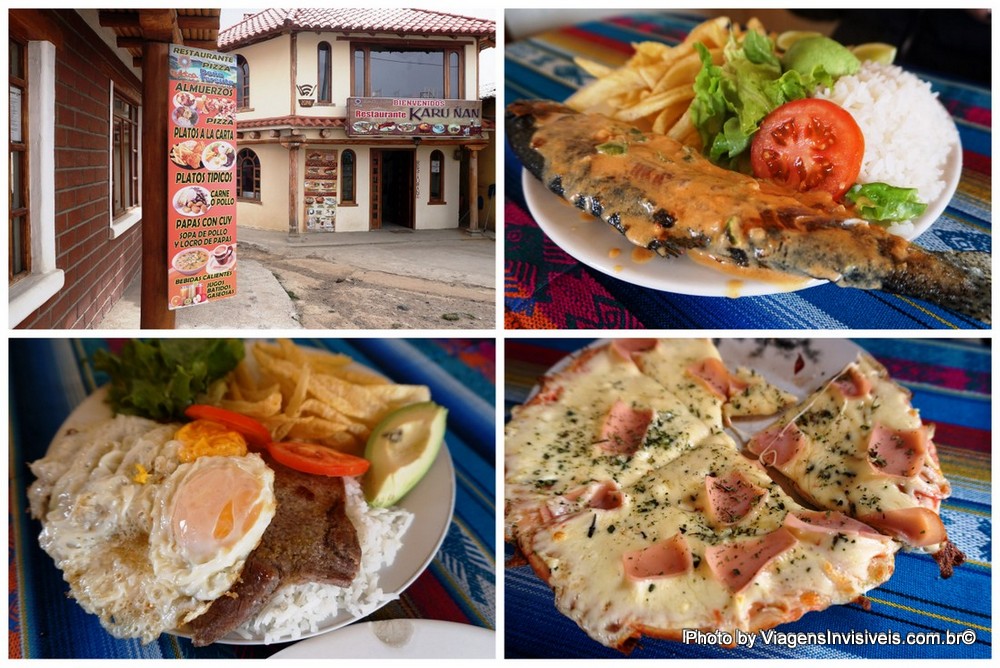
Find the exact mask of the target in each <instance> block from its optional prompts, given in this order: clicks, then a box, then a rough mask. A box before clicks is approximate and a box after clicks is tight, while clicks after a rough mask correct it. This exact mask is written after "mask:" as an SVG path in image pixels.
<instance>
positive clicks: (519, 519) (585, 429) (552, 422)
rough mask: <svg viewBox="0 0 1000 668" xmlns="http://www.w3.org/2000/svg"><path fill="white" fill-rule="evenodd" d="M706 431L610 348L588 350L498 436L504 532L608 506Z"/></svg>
mask: <svg viewBox="0 0 1000 668" xmlns="http://www.w3.org/2000/svg"><path fill="white" fill-rule="evenodd" d="M710 433H711V427H710V426H709V425H708V424H706V423H705V422H704V421H703V420H702V419H700V418H699V417H697V416H695V415H694V414H692V413H691V412H690V411H689V410H688V408H687V407H686V406H685V403H684V402H683V401H682V400H681V399H679V398H678V397H677V396H676V395H674V394H673V393H671V392H669V391H668V390H667V389H666V388H664V387H663V385H661V384H660V383H658V382H656V381H655V380H653V379H652V378H650V377H649V376H647V375H645V374H643V373H642V371H640V369H639V368H638V367H637V366H636V364H635V363H634V362H633V361H632V359H631V358H630V356H629V354H628V353H627V351H623V349H622V348H620V347H619V346H618V345H617V344H615V343H611V344H604V345H600V346H594V347H591V348H587V349H585V350H584V351H582V352H581V353H580V354H579V355H577V356H576V357H575V358H574V359H573V360H572V361H571V362H570V363H569V364H568V365H566V367H565V368H563V369H560V370H559V371H557V372H556V373H553V374H550V375H548V376H546V377H545V378H543V379H542V382H541V385H540V387H539V390H538V392H537V393H536V394H535V395H534V396H533V397H532V398H531V399H529V401H528V402H526V403H525V404H524V405H523V406H519V407H517V408H515V409H514V410H513V411H512V417H511V420H510V421H509V422H508V424H507V427H506V430H505V436H504V442H505V445H504V477H505V488H506V508H505V519H506V522H505V534H506V536H507V538H508V540H511V541H517V537H518V536H519V535H522V536H523V535H529V534H530V533H531V531H532V530H533V529H534V528H536V527H538V526H539V525H541V524H544V523H545V522H548V521H551V520H552V519H553V518H555V517H559V516H563V515H567V514H570V513H572V512H574V511H576V510H578V509H580V508H583V507H587V506H594V505H606V504H610V503H614V499H615V498H616V495H617V494H618V491H619V490H620V488H621V487H622V486H625V485H629V484H631V483H632V482H634V481H635V480H638V479H639V478H641V477H642V476H644V475H646V474H647V473H649V472H650V471H652V470H655V469H657V468H659V467H662V466H666V465H668V464H669V463H670V462H671V461H672V460H673V459H674V458H676V457H677V456H678V455H679V454H680V453H681V452H683V451H684V450H686V449H689V448H691V447H693V446H694V445H696V444H697V443H698V442H700V441H701V440H702V439H704V438H705V437H707V436H709V435H710Z"/></svg>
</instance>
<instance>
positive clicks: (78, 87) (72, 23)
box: [12, 10, 141, 328]
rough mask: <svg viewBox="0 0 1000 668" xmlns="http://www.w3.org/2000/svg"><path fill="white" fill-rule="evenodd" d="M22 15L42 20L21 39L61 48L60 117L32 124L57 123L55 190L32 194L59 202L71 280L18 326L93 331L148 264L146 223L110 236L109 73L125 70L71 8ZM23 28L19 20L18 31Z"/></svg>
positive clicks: (60, 237)
mask: <svg viewBox="0 0 1000 668" xmlns="http://www.w3.org/2000/svg"><path fill="white" fill-rule="evenodd" d="M23 11H25V12H32V14H33V15H35V19H36V20H35V21H33V22H32V23H31V25H32V26H33V27H34V30H36V31H38V32H35V33H34V34H32V32H25V33H19V34H22V35H23V37H25V38H27V39H29V40H45V41H53V42H54V43H56V56H55V57H56V62H55V67H56V90H55V118H54V119H42V118H29V119H28V121H29V123H33V124H39V123H42V122H54V123H55V190H54V192H35V191H33V192H31V193H30V197H31V198H32V199H33V200H35V199H36V198H52V199H53V200H54V202H53V204H54V211H55V240H56V266H57V267H58V268H59V269H62V270H63V271H64V272H65V283H64V285H63V287H62V289H61V290H59V291H58V292H57V293H56V294H55V295H54V296H53V297H52V298H50V299H49V300H48V301H46V302H45V303H44V304H43V305H42V306H41V307H39V308H38V309H36V310H35V311H34V312H32V313H31V314H30V315H28V317H27V318H25V319H24V320H23V321H21V323H20V324H19V325H18V327H19V328H88V327H92V326H94V325H95V324H97V323H99V322H100V321H101V320H102V319H103V317H104V316H105V315H106V314H107V313H108V311H110V310H111V307H112V306H113V305H114V304H115V302H117V301H118V299H120V298H121V296H122V294H123V292H124V290H125V287H126V286H127V285H128V284H129V283H130V282H131V280H132V279H133V278H135V277H136V276H137V274H138V272H139V264H140V260H141V225H138V224H137V225H134V226H133V227H131V228H130V229H128V230H127V231H126V232H125V233H124V234H122V235H121V236H119V237H118V238H117V239H111V238H110V236H111V234H110V227H111V221H110V206H111V203H110V192H109V191H110V188H109V167H108V165H109V160H110V156H109V146H110V143H111V138H110V115H111V78H110V77H109V75H108V74H107V72H108V71H109V70H110V71H114V69H115V68H117V67H118V66H115V67H112V66H111V65H110V63H111V62H113V61H116V60H117V57H116V56H115V54H113V53H111V52H110V49H108V47H107V46H105V44H104V43H103V42H102V41H101V40H100V39H99V38H98V37H97V35H96V34H94V32H93V31H92V30H91V29H90V28H89V27H87V26H86V24H85V23H83V21H82V20H80V18H79V17H78V16H76V14H75V13H74V12H72V11H70V10H57V11H38V12H34V11H33V10H23ZM16 24H17V23H16V21H12V30H16V29H17V28H16ZM49 30H51V32H48V31H49ZM117 62H118V63H119V65H120V61H117ZM102 65H104V66H102ZM128 76H131V75H128ZM121 83H122V84H124V85H131V86H132V87H134V88H135V89H139V88H140V87H141V86H140V83H139V81H138V80H135V79H134V77H133V80H131V81H129V80H128V77H127V76H124V75H123V76H122V82H121ZM29 150H30V149H29Z"/></svg>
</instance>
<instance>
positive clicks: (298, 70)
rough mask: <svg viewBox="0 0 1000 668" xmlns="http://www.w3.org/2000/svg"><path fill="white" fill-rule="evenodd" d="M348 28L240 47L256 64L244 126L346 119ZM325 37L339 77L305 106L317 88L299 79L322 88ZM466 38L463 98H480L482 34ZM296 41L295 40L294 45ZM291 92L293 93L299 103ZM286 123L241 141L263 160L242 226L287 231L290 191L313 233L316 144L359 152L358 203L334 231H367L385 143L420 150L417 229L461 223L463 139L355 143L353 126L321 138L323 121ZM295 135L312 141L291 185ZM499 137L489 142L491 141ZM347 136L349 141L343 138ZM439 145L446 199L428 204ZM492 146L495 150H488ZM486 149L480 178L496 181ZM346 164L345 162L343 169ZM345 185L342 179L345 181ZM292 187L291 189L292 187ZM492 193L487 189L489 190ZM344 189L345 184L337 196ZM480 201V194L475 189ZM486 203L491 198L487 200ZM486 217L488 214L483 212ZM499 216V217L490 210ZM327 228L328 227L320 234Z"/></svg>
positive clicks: (340, 215) (343, 211)
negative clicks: (257, 200)
mask: <svg viewBox="0 0 1000 668" xmlns="http://www.w3.org/2000/svg"><path fill="white" fill-rule="evenodd" d="M343 36H344V35H343V34H342V33H339V32H310V31H303V32H297V33H296V34H295V35H294V39H293V37H292V36H291V35H288V34H282V35H278V36H276V37H273V38H271V39H267V40H265V41H263V42H257V43H254V44H250V45H248V46H242V47H239V48H237V49H235V50H234V51H233V52H234V53H236V54H239V55H242V56H243V57H244V58H246V59H247V62H248V63H249V65H250V103H251V105H250V106H251V109H250V110H248V111H240V112H239V114H238V116H237V128H238V129H240V124H247V123H251V122H253V121H255V120H262V119H283V118H284V117H287V116H290V115H294V116H297V117H299V118H306V119H320V118H329V119H343V118H344V117H345V116H346V115H347V99H348V97H350V94H351V42H349V41H348V40H345V39H342V38H343ZM358 38H359V39H365V40H370V39H373V38H377V39H379V40H385V41H405V42H408V43H414V42H420V41H428V42H434V43H441V42H442V41H447V38H443V37H441V36H439V35H435V36H430V37H419V36H413V35H407V36H405V37H400V36H398V35H391V34H376V35H369V34H364V35H358ZM320 42H326V43H328V44H329V45H330V47H331V58H332V63H333V67H332V70H333V80H332V82H331V84H332V85H331V103H329V104H320V103H316V102H314V103H313V105H312V106H309V107H305V106H301V105H300V104H299V102H298V100H299V98H304V97H308V98H310V99H312V100H315V98H316V93H315V92H313V93H312V94H310V95H303V94H300V93H299V92H298V90H296V86H298V85H310V86H317V85H318V83H319V73H318V50H317V48H318V46H319V44H320ZM461 42H467V44H466V46H465V48H464V54H463V59H464V69H463V74H464V81H463V86H464V91H463V92H464V96H463V97H464V99H467V100H476V99H478V85H479V75H478V65H479V52H478V46H477V44H476V43H475V40H473V39H472V38H461V40H460V41H459V43H461ZM293 45H294V46H293ZM292 51H294V53H295V54H296V55H295V58H296V62H295V67H294V68H293V67H292V65H291V62H290V56H289V54H290V53H291V52H292ZM293 69H294V72H295V74H294V80H293V81H289V77H290V75H291V74H292V71H293ZM290 96H294V98H295V100H294V102H292V101H291V99H290ZM284 122H287V121H280V122H278V124H277V125H276V127H279V128H282V129H281V130H280V132H281V139H280V140H279V139H278V138H274V137H271V138H267V139H264V137H268V130H267V129H266V128H267V126H265V127H264V128H263V130H262V132H260V137H261V139H259V140H258V139H255V140H254V141H262V142H269V143H260V144H256V143H253V144H251V143H241V144H240V147H241V148H243V147H249V148H252V149H253V150H254V151H256V153H257V155H258V157H259V158H260V161H261V190H262V192H261V195H262V203H261V204H250V203H240V204H238V213H237V215H238V221H239V223H238V224H239V225H240V226H241V227H242V226H245V227H251V228H257V229H267V230H275V231H287V230H288V211H289V206H290V205H291V204H292V203H293V202H292V200H290V199H289V198H290V197H294V203H295V205H296V214H297V219H298V229H299V231H300V232H302V233H305V232H306V224H305V216H306V209H307V208H308V207H307V205H306V204H305V193H304V190H305V183H304V182H305V173H306V165H305V161H306V154H307V153H308V152H309V150H310V149H322V150H337V151H338V158H339V155H340V154H342V153H343V151H344V150H346V149H351V150H353V151H354V153H355V156H356V158H357V161H356V167H357V175H356V178H355V187H356V192H355V201H356V202H357V205H355V206H338V208H337V214H336V223H335V229H336V231H337V232H364V231H368V229H369V226H370V217H371V184H370V175H371V149H372V148H384V149H392V148H394V147H398V148H400V149H404V148H405V149H411V150H412V149H413V148H414V147H416V166H415V173H414V178H415V190H416V192H417V195H416V196H415V200H414V207H413V208H414V228H415V229H417V230H427V229H446V228H455V227H458V226H459V225H460V206H459V205H460V200H459V198H460V187H461V179H463V178H467V176H465V175H464V174H463V172H462V169H461V166H462V162H461V161H459V160H455V159H454V158H453V156H454V154H455V151H456V150H462V149H461V147H460V146H459V144H458V143H457V142H449V143H444V142H442V143H440V144H438V143H437V142H436V141H435V140H434V139H426V140H424V141H423V143H421V144H419V145H418V144H416V143H414V142H413V141H412V140H410V139H401V140H400V141H399V142H398V143H396V142H391V141H384V142H377V143H375V142H373V143H371V144H361V143H353V142H352V141H351V140H349V139H348V137H347V135H346V132H345V131H344V130H343V129H341V128H336V129H332V128H328V131H327V135H326V136H325V137H324V138H323V139H322V140H320V131H319V129H318V128H317V127H315V126H314V125H310V123H314V124H315V125H319V124H320V123H321V122H320V123H317V122H314V121H313V122H310V123H307V124H303V123H301V122H299V123H296V124H295V125H294V126H289V125H285V126H284V127H282V124H283V123H284ZM244 127H245V128H246V129H245V130H242V129H241V131H242V132H253V131H254V130H256V129H257V128H258V127H261V125H260V124H258V125H257V126H247V125H244ZM290 133H294V134H295V135H297V136H300V137H304V138H305V141H304V142H303V143H302V144H301V146H300V148H299V155H298V164H297V181H296V184H295V187H294V190H293V189H290V188H289V185H288V149H286V148H284V147H283V146H281V145H280V143H279V141H281V140H287V137H288V135H289V134H290ZM492 141H493V140H492V139H491V140H490V143H491V144H492ZM341 142H343V143H341ZM434 150H440V151H441V152H442V153H443V154H444V157H445V197H444V199H445V203H444V204H429V203H428V199H429V194H430V156H431V152H432V151H434ZM488 150H489V149H488ZM486 153H487V151H481V152H480V153H479V169H480V182H482V181H483V178H484V172H483V170H484V169H485V170H486V173H487V174H488V178H490V179H491V180H490V181H488V183H493V182H495V167H494V166H493V165H492V164H488V165H487V164H484V158H485V159H486V160H489V161H492V160H493V157H492V156H490V157H486V155H485V154H486ZM339 167H340V163H339V160H338V175H339ZM338 183H339V182H338ZM290 190H291V192H290ZM483 193H484V197H485V189H484V190H483ZM341 195H342V192H341V190H340V189H339V188H338V192H337V198H338V200H339V199H340V197H341ZM473 199H474V201H475V195H473ZM487 206H490V204H489V203H488V202H487ZM480 216H481V217H482V216H483V212H482V211H480ZM491 218H492V216H491ZM316 233H317V234H323V232H316Z"/></svg>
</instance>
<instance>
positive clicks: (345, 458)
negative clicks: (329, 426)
mask: <svg viewBox="0 0 1000 668" xmlns="http://www.w3.org/2000/svg"><path fill="white" fill-rule="evenodd" d="M267 449H268V451H269V452H270V453H271V456H272V457H274V458H275V459H276V460H277V461H278V462H279V463H281V464H284V465H285V466H287V467H288V468H292V469H295V470H296V471H302V472H303V473H312V474H315V475H325V476H345V475H346V476H352V475H361V474H362V473H364V472H365V471H367V470H368V467H369V465H370V464H369V462H368V460H367V459H364V458H363V457H355V456H354V455H349V454H347V453H344V452H338V451H337V450H334V449H333V448H328V447H327V446H325V445H318V444H315V443H300V442H298V441H283V442H281V443H274V442H272V443H268V445H267Z"/></svg>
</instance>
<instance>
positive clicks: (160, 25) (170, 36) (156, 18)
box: [139, 9, 184, 44]
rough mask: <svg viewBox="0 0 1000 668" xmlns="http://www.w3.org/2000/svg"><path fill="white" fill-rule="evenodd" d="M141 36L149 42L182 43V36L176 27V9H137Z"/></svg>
mask: <svg viewBox="0 0 1000 668" xmlns="http://www.w3.org/2000/svg"><path fill="white" fill-rule="evenodd" d="M139 27H140V28H141V29H142V37H143V39H146V40H148V41H150V42H173V43H174V44H183V43H184V38H183V37H182V36H181V30H180V28H178V27H177V10H176V9H143V10H140V11H139Z"/></svg>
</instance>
